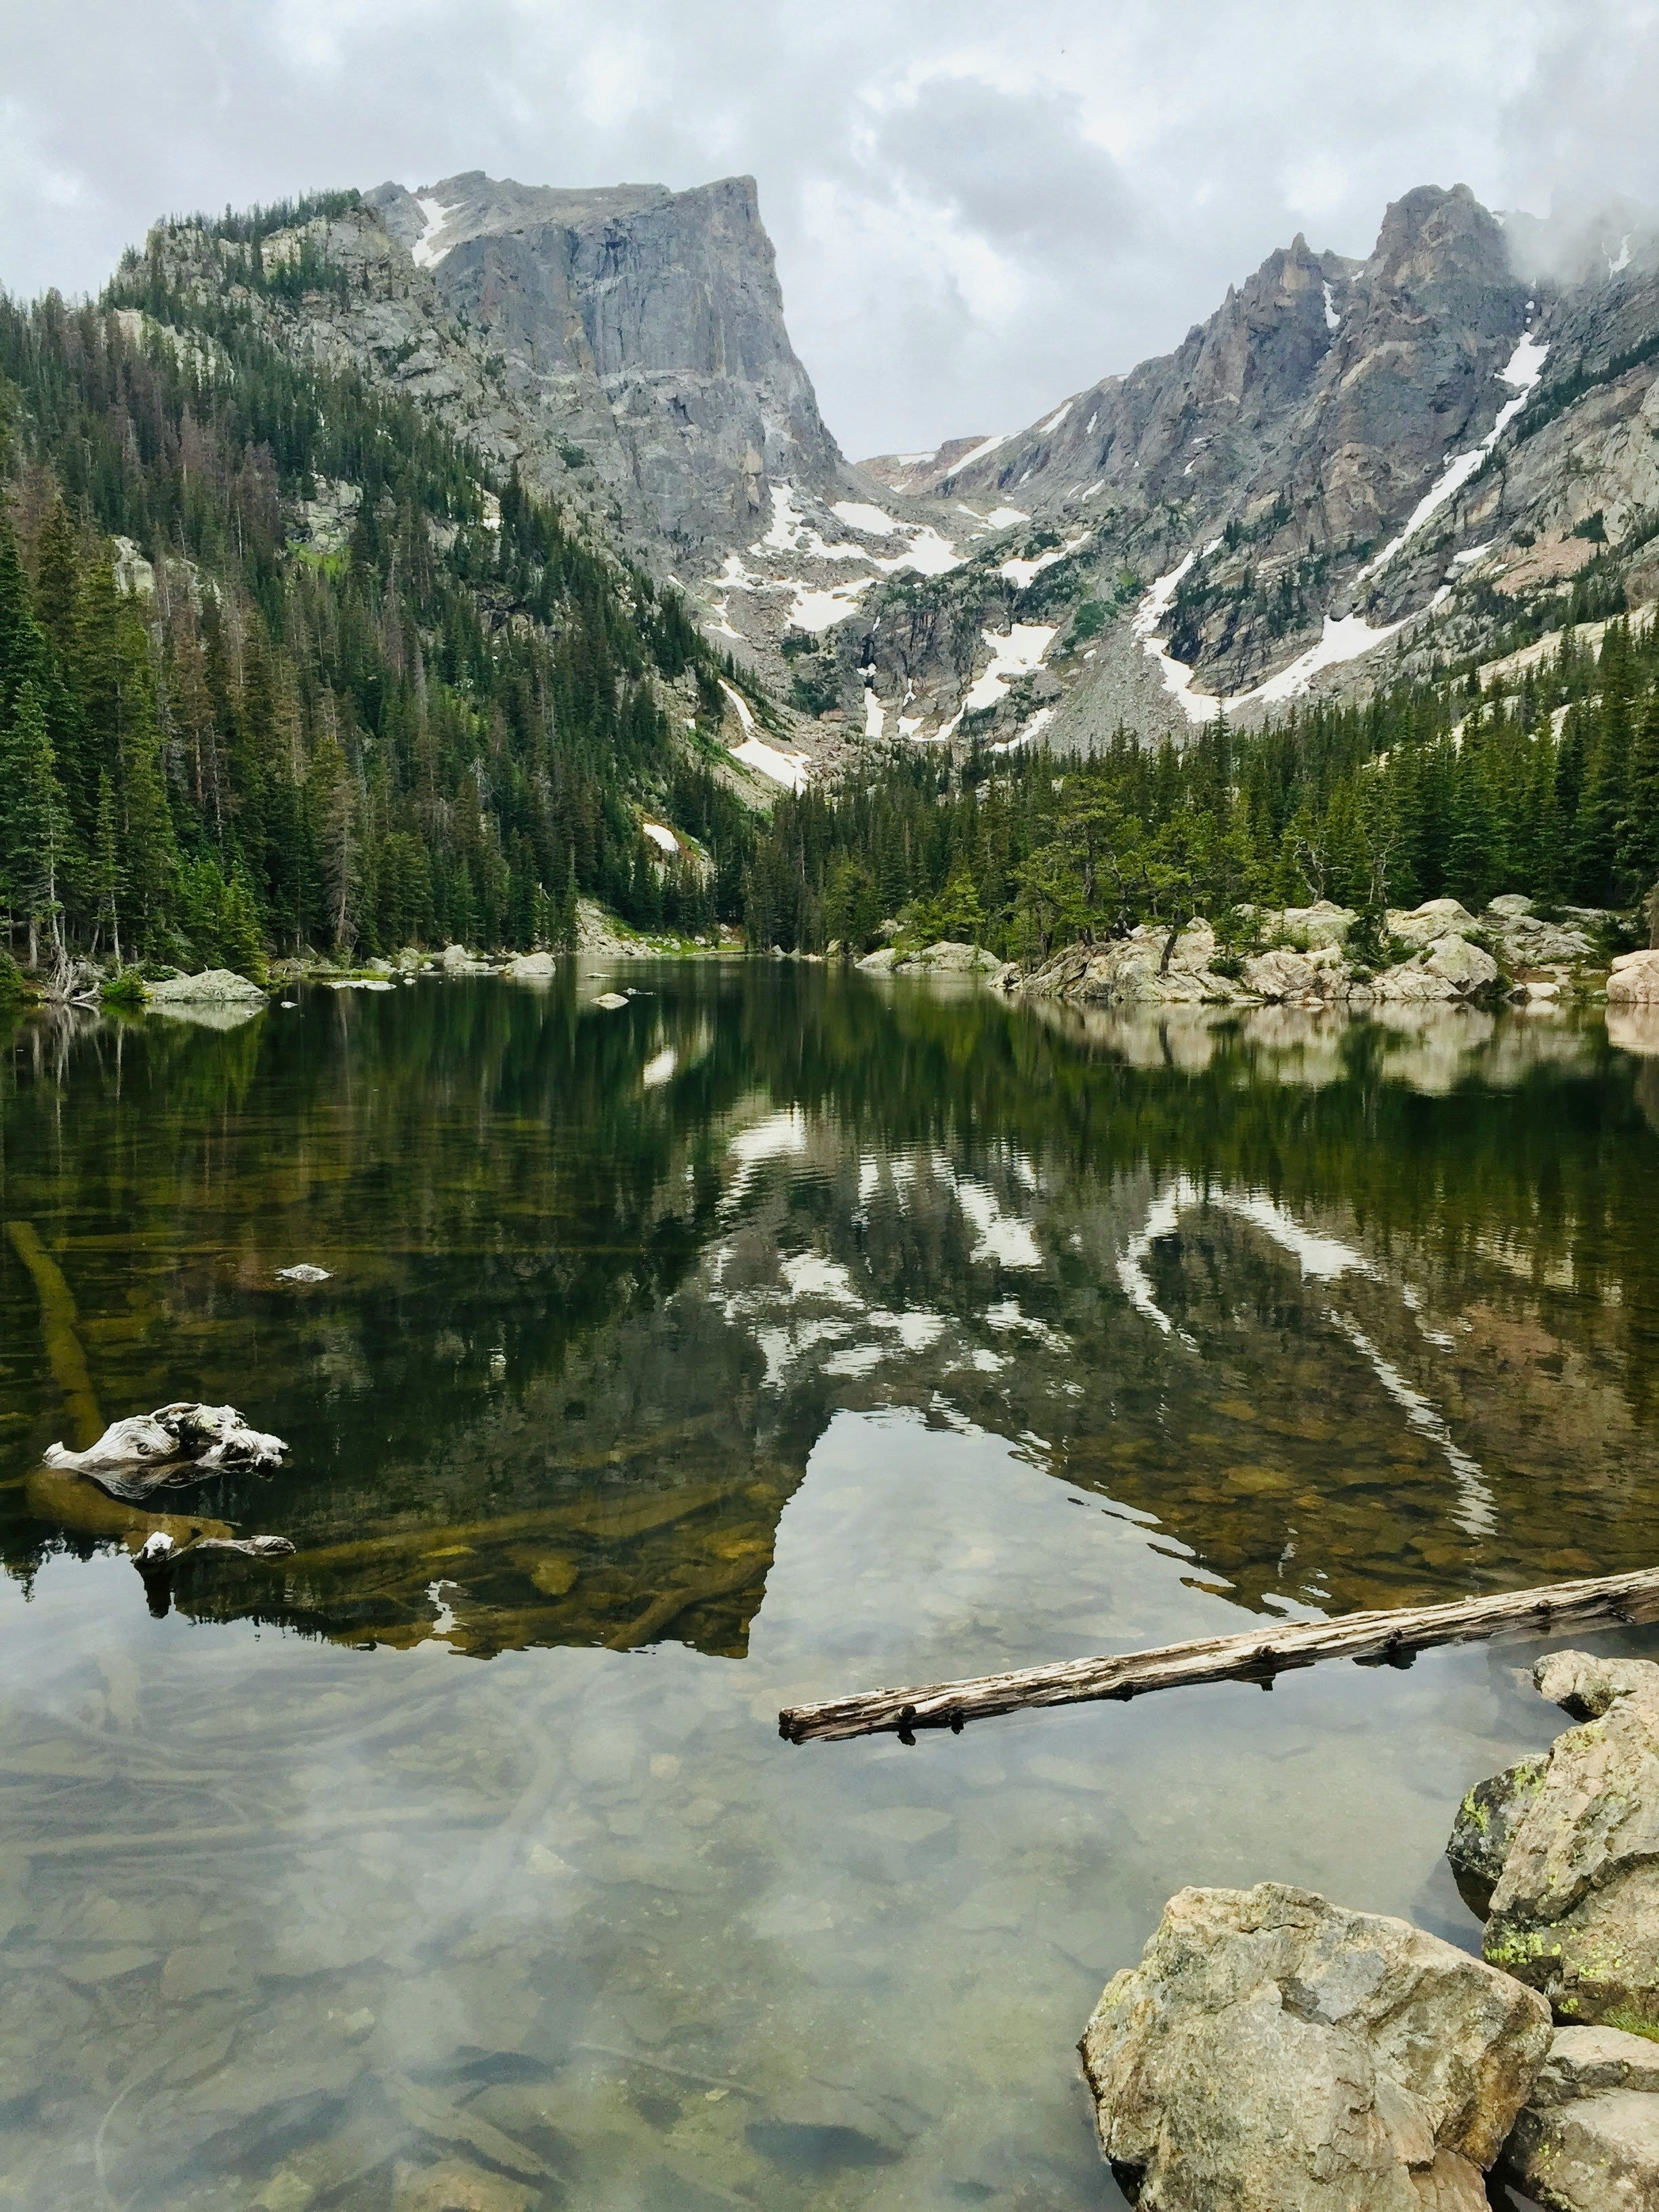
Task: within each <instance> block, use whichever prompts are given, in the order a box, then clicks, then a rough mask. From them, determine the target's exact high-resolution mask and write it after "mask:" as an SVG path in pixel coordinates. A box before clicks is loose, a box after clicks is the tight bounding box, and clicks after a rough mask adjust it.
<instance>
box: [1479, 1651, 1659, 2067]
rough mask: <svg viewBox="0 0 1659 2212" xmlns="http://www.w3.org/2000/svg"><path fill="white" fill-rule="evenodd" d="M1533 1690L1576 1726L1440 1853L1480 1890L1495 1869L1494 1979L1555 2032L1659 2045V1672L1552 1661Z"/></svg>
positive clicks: (1490, 1925)
mask: <svg viewBox="0 0 1659 2212" xmlns="http://www.w3.org/2000/svg"><path fill="white" fill-rule="evenodd" d="M1533 1679H1534V1681H1535V1682H1536V1683H1537V1685H1538V1687H1539V1690H1540V1692H1541V1693H1542V1695H1543V1696H1545V1697H1547V1698H1548V1699H1551V1700H1552V1701H1553V1703H1555V1704H1557V1705H1562V1706H1564V1707H1565V1709H1566V1710H1567V1711H1569V1712H1571V1713H1573V1714H1575V1715H1577V1716H1579V1717H1581V1722H1582V1724H1581V1725H1580V1726H1579V1727H1577V1728H1573V1729H1567V1730H1566V1731H1565V1734H1563V1735H1559V1736H1558V1737H1557V1738H1556V1740H1555V1741H1554V1743H1553V1745H1552V1746H1551V1747H1550V1749H1549V1751H1548V1752H1547V1753H1545V1754H1543V1755H1542V1758H1541V1759H1539V1760H1530V1759H1529V1760H1525V1761H1523V1762H1522V1765H1520V1766H1518V1767H1512V1768H1511V1769H1510V1771H1509V1772H1508V1773H1507V1774H1504V1775H1498V1776H1494V1777H1493V1778H1492V1781H1490V1782H1488V1783H1485V1784H1481V1785H1480V1789H1479V1790H1474V1791H1472V1792H1471V1793H1470V1796H1469V1797H1468V1798H1466V1799H1465V1800H1464V1804H1463V1808H1462V1810H1461V1811H1460V1813H1459V1814H1458V1823H1457V1826H1456V1828H1455V1829H1454V1831H1453V1835H1452V1839H1451V1842H1450V1844H1449V1845H1448V1847H1447V1849H1448V1853H1449V1856H1450V1857H1452V1863H1453V1866H1454V1869H1455V1868H1456V1867H1457V1865H1458V1862H1459V1859H1460V1857H1461V1858H1462V1860H1463V1861H1464V1863H1465V1864H1466V1865H1467V1866H1470V1867H1475V1866H1478V1868H1479V1875H1480V1881H1485V1880H1486V1877H1487V1876H1489V1875H1492V1870H1493V1868H1494V1866H1495V1865H1496V1867H1497V1871H1496V1874H1495V1876H1494V1877H1493V1878H1492V1881H1491V1903H1490V1910H1489V1917H1488V1918H1487V1921H1486V1936H1485V1938H1484V1940H1483V1944H1482V1948H1483V1950H1484V1952H1485V1955H1486V1958H1487V1959H1488V1960H1491V1961H1492V1964H1493V1965H1494V1966H1501V1967H1503V1968H1504V1971H1505V1972H1509V1973H1511V1974H1514V1975H1516V1977H1517V1978H1519V1979H1520V1980H1522V1981H1523V1982H1527V1983H1529V1984H1531V1985H1532V1986H1533V1987H1534V1989H1537V1990H1541V1992H1542V1993H1543V1995H1544V1996H1546V1997H1547V1998H1548V2000H1549V2002H1550V2003H1551V2004H1552V2006H1553V2008H1554V2009H1555V2012H1556V2014H1557V2015H1558V2017H1559V2018H1561V2019H1564V2020H1568V2021H1580V2022H1602V2023H1606V2024H1608V2025H1610V2026H1613V2027H1624V2028H1631V2029H1635V2030H1637V2031H1639V2032H1640V2033H1644V2034H1648V2035H1653V2036H1656V2037H1659V1666H1654V1665H1651V1664H1650V1663H1649V1662H1647V1661H1644V1660H1636V1659H1624V1660H1608V1659H1598V1658H1595V1657H1594V1656H1591V1655H1590V1654H1588V1653H1585V1652H1582V1651H1559V1652H1553V1653H1552V1654H1551V1655H1550V1656H1548V1657H1547V1658H1545V1659H1541V1660H1540V1661H1539V1662H1538V1664H1537V1666H1536V1667H1535V1668H1534V1669H1533ZM1476 1808H1478V1809H1479V1810H1480V1812H1481V1813H1482V1814H1483V1816H1484V1818H1485V1820H1486V1824H1487V1834H1486V1838H1485V1839H1484V1840H1483V1842H1482V1844H1481V1845H1480V1848H1479V1849H1477V1848H1476V1847H1475V1846H1474V1843H1473V1841H1472V1838H1471V1830H1472V1828H1473V1826H1474V1824H1475V1820H1476ZM1500 1849H1501V1852H1502V1857H1501V1864H1499V1863H1498V1853H1499V1850H1500Z"/></svg>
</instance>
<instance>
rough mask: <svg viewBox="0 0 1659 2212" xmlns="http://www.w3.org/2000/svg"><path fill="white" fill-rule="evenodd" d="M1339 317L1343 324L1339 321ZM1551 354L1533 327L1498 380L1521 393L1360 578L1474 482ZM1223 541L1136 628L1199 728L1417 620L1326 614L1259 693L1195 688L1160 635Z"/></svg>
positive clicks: (1159, 586) (1299, 685)
mask: <svg viewBox="0 0 1659 2212" xmlns="http://www.w3.org/2000/svg"><path fill="white" fill-rule="evenodd" d="M1329 291H1330V288H1329V286H1327V287H1326V292H1327V305H1328V308H1329V307H1330V302H1329V296H1328V295H1329ZM1338 319H1339V321H1340V317H1339V318H1338ZM1548 351H1549V348H1548V347H1547V345H1546V344H1545V343H1543V342H1542V341H1541V339H1538V338H1535V337H1533V335H1532V333H1531V331H1530V330H1528V331H1526V332H1524V333H1523V334H1522V337H1521V339H1520V341H1519V343H1517V344H1516V349H1515V351H1514V352H1513V353H1512V354H1511V355H1510V358H1509V360H1508V362H1506V363H1505V364H1504V367H1503V368H1500V369H1499V370H1498V381H1499V382H1500V383H1503V384H1506V385H1507V386H1509V387H1510V391H1511V392H1512V393H1513V394H1514V395H1515V396H1514V397H1513V398H1510V399H1506V400H1505V401H1504V404H1503V405H1502V406H1501V407H1500V408H1499V409H1498V419H1497V421H1496V422H1494V423H1493V424H1492V428H1491V429H1490V430H1489V431H1488V432H1487V433H1486V436H1485V437H1484V438H1483V439H1482V440H1481V441H1480V444H1479V445H1478V446H1472V447H1469V449H1468V452H1467V453H1455V454H1453V455H1452V456H1451V458H1450V459H1449V460H1447V461H1446V462H1445V463H1444V465H1443V467H1442V469H1441V471H1440V473H1439V475H1438V476H1437V477H1436V478H1435V481H1434V483H1432V484H1431V486H1430V488H1429V489H1428V490H1427V491H1426V492H1425V494H1424V495H1423V497H1422V498H1421V499H1420V500H1419V501H1418V503H1417V505H1416V506H1415V507H1413V510H1412V512H1411V514H1410V515H1409V516H1408V518H1407V522H1406V526H1405V528H1404V529H1403V530H1402V531H1401V532H1400V535H1399V536H1398V537H1397V538H1394V539H1392V540H1391V541H1390V542H1389V544H1387V545H1385V546H1384V547H1383V550H1382V551H1381V552H1380V553H1378V554H1376V556H1374V557H1373V558H1372V559H1371V560H1370V561H1368V562H1366V564H1365V566H1364V568H1362V569H1361V570H1360V571H1359V574H1358V577H1357V578H1356V581H1363V580H1364V579H1365V578H1366V577H1368V576H1374V575H1376V574H1377V573H1378V572H1379V571H1380V570H1381V569H1383V568H1386V567H1387V566H1388V565H1389V562H1391V561H1392V560H1393V559H1394V558H1395V555H1396V554H1398V553H1399V552H1400V551H1401V548H1402V547H1403V546H1405V545H1407V544H1409V543H1410V541H1411V539H1412V538H1414V537H1415V536H1416V535H1417V533H1418V532H1419V531H1420V530H1421V529H1422V528H1423V526H1424V525H1425V523H1426V522H1428V521H1429V520H1431V517H1432V516H1434V515H1435V514H1436V513H1438V512H1439V510H1440V509H1441V508H1442V507H1444V506H1445V505H1446V504H1447V502H1448V501H1449V500H1451V499H1453V498H1454V497H1455V495H1456V494H1457V493H1458V492H1460V491H1461V490H1462V488H1463V486H1464V485H1465V484H1466V483H1468V481H1469V479H1470V477H1473V476H1474V473H1475V471H1477V470H1478V469H1479V468H1480V465H1481V463H1482V462H1483V461H1484V460H1485V459H1486V456H1487V454H1488V453H1491V452H1492V448H1493V447H1495V446H1496V445H1497V443H1498V440H1499V439H1500V438H1501V437H1502V436H1503V435H1504V431H1505V430H1507V429H1508V428H1509V426H1510V423H1511V422H1513V421H1514V420H1515V418H1516V416H1517V415H1518V414H1519V413H1520V412H1521V410H1522V408H1523V407H1524V406H1525V405H1526V404H1527V402H1528V399H1529V398H1531V397H1532V393H1533V391H1534V387H1535V386H1536V385H1537V382H1538V380H1539V378H1540V376H1541V374H1543V368H1544V361H1545V357H1546V356H1547V353H1548ZM1220 543H1221V541H1220V539H1219V538H1212V539H1211V541H1210V543H1209V544H1207V545H1206V546H1205V547H1204V549H1203V552H1202V554H1201V555H1200V553H1199V552H1198V551H1197V550H1194V551H1192V552H1189V553H1188V555H1187V556H1186V557H1185V558H1184V559H1183V560H1182V561H1180V562H1177V564H1176V567H1174V568H1171V569H1170V570H1169V572H1168V573H1167V574H1164V575H1162V576H1160V577H1158V580H1156V582H1154V583H1153V584H1152V585H1151V586H1149V587H1148V589H1147V591H1146V593H1145V595H1144V596H1143V598H1142V599H1141V602H1140V605H1139V609H1138V610H1137V611H1136V614H1135V617H1134V623H1133V629H1134V634H1135V635H1136V636H1137V637H1138V638H1139V640H1140V644H1141V650H1142V651H1143V652H1144V653H1146V657H1147V659H1149V660H1155V661H1157V663H1158V668H1159V671H1160V673H1161V675H1162V677H1163V679H1164V690H1166V691H1168V692H1170V693H1171V694H1172V695H1173V696H1175V697H1176V698H1177V699H1178V700H1179V701H1180V702H1181V707H1182V712H1183V714H1185V715H1186V717H1187V719H1188V721H1189V722H1192V723H1194V724H1198V723H1202V722H1212V721H1213V720H1215V718H1216V716H1217V715H1218V714H1221V713H1224V712H1232V711H1235V710H1237V708H1241V707H1253V706H1276V705H1279V704H1280V703H1282V702H1284V701H1285V700H1287V699H1294V698H1297V697H1298V696H1300V695H1301V694H1302V693H1303V692H1304V691H1305V690H1307V688H1308V686H1309V684H1310V683H1311V682H1312V681H1313V679H1314V678H1315V677H1316V676H1317V675H1318V674H1319V673H1320V671H1322V669H1326V668H1334V667H1337V666H1339V665H1340V664H1341V663H1343V662H1345V661H1349V660H1358V659H1361V658H1362V657H1363V656H1364V654H1366V653H1373V652H1375V651H1376V647H1378V646H1379V645H1385V644H1386V643H1387V642H1388V641H1389V638H1391V637H1394V636H1395V635H1397V634H1398V633H1399V632H1400V631H1401V629H1404V628H1405V626H1406V623H1407V622H1408V621H1410V620H1411V619H1412V617H1409V616H1403V617H1401V620H1400V621H1399V622H1394V623H1384V624H1383V625H1382V626H1381V627H1380V628H1377V629H1372V627H1371V626H1370V623H1367V621H1366V620H1365V618H1364V616H1363V615H1358V614H1352V615H1343V616H1341V617H1336V616H1334V615H1327V616H1326V617H1325V625H1324V629H1323V631H1322V635H1321V636H1320V639H1319V642H1318V643H1317V644H1316V645H1313V646H1310V647H1309V648H1308V650H1307V651H1306V652H1305V653H1301V654H1298V656H1297V659H1294V660H1293V661H1291V664H1290V665H1289V666H1288V667H1286V668H1281V669H1280V670H1279V673H1278V674H1277V675H1276V676H1270V677H1268V678H1267V680H1266V682H1265V683H1261V684H1257V685H1256V686H1255V689H1254V690H1249V691H1237V692H1234V693H1233V694H1232V695H1231V696H1229V697H1224V696H1221V695H1220V694H1218V693H1214V692H1207V691H1195V690H1194V689H1193V678H1194V673H1195V671H1194V670H1193V669H1192V668H1191V667H1189V666H1188V664H1187V663H1186V662H1185V661H1184V660H1177V659H1176V657H1175V655H1174V653H1171V652H1170V647H1169V645H1168V643H1167V641H1165V640H1164V639H1163V638H1161V637H1159V636H1158V629H1159V627H1160V625H1161V624H1162V623H1163V621H1164V617H1165V616H1166V615H1167V614H1168V613H1169V611H1170V606H1171V605H1172V604H1173V602H1174V599H1175V595H1176V592H1177V590H1178V589H1179V588H1180V586H1181V585H1182V581H1183V580H1184V579H1185V578H1186V577H1187V575H1188V574H1189V573H1190V571H1191V569H1192V567H1193V564H1194V562H1196V561H1198V560H1200V558H1205V559H1207V557H1208V556H1209V555H1211V554H1212V553H1213V552H1214V551H1215V550H1216V549H1217V547H1218V545H1219V544H1220ZM1480 550H1484V549H1480ZM1464 558H1465V556H1459V555H1454V556H1453V560H1454V562H1458V563H1462V561H1463V560H1464ZM1446 596H1447V592H1446V587H1445V586H1441V588H1440V589H1439V590H1438V591H1437V592H1436V594H1435V596H1434V599H1432V600H1431V605H1439V604H1440V602H1441V601H1442V600H1443V599H1445V597H1446Z"/></svg>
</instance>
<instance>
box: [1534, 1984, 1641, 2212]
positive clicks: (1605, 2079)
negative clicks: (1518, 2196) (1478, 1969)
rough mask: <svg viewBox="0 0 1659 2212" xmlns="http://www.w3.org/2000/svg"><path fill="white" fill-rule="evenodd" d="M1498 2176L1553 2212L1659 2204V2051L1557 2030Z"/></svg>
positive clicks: (1579, 2030)
mask: <svg viewBox="0 0 1659 2212" xmlns="http://www.w3.org/2000/svg"><path fill="white" fill-rule="evenodd" d="M1498 2171H1499V2172H1500V2173H1501V2174H1502V2175H1503V2177H1504V2179H1505V2180H1506V2181H1511V2182H1513V2183H1514V2184H1515V2185H1516V2188H1517V2189H1521V2190H1524V2191H1525V2192H1526V2193H1527V2195H1528V2197H1536V2198H1537V2200H1538V2202H1539V2203H1541V2204H1545V2205H1547V2206H1548V2207H1549V2208H1550V2212H1646V2208H1648V2207H1650V2206H1652V2205H1655V2204H1659V2045H1655V2044H1653V2043H1651V2042H1650V2041H1649V2040H1648V2039H1647V2038H1646V2037H1645V2036H1641V2035H1630V2034H1627V2033H1626V2032H1625V2031H1624V2030H1623V2029H1621V2028H1617V2027H1563V2028H1558V2029H1557V2031H1556V2034H1555V2039H1554V2042H1553V2044H1552V2045H1551V2046H1550V2055H1549V2057H1547V2059H1546V2060H1545V2062H1544V2066H1543V2070H1542V2071H1541V2073H1540V2075H1539V2076H1538V2079H1537V2081H1535V2082H1534V2084H1533V2089H1532V2094H1531V2096H1530V2097H1528V2100H1527V2102H1526V2105H1525V2106H1524V2107H1523V2108H1522V2113H1521V2117H1520V2118H1519V2119H1518V2120H1516V2124H1515V2127H1514V2129H1513V2130H1512V2132H1511V2133H1510V2138H1509V2141H1508V2142H1506V2143H1505V2144H1504V2149H1503V2154H1502V2156H1501V2158H1500V2160H1499V2162H1498Z"/></svg>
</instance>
